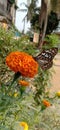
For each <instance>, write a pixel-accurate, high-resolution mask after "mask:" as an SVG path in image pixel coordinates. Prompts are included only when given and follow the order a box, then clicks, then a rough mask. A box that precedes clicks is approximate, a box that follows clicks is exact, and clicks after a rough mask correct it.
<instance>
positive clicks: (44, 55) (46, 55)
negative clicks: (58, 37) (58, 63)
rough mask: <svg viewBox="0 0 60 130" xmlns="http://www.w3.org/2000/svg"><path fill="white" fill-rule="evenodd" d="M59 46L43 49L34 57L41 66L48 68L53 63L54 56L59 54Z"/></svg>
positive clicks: (44, 68)
mask: <svg viewBox="0 0 60 130" xmlns="http://www.w3.org/2000/svg"><path fill="white" fill-rule="evenodd" d="M57 52H58V48H56V47H54V48H51V49H46V50H43V51H42V52H41V53H40V54H39V55H38V56H36V57H34V59H35V60H36V61H37V62H38V63H39V65H40V67H41V68H42V69H43V70H47V69H49V68H51V67H52V65H53V58H54V56H55V55H56V54H57Z"/></svg>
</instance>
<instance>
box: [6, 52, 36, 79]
mask: <svg viewBox="0 0 60 130" xmlns="http://www.w3.org/2000/svg"><path fill="white" fill-rule="evenodd" d="M6 63H7V65H8V66H9V67H10V69H11V70H13V71H14V72H20V73H21V74H22V75H23V76H26V77H30V78H33V77H34V76H35V75H36V74H37V72H38V63H37V62H36V61H35V60H34V59H33V57H32V56H31V55H29V54H27V53H25V52H18V51H16V52H12V53H10V54H9V55H8V56H7V57H6Z"/></svg>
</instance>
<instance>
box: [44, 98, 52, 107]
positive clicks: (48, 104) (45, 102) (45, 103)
mask: <svg viewBox="0 0 60 130" xmlns="http://www.w3.org/2000/svg"><path fill="white" fill-rule="evenodd" d="M43 104H44V105H45V106H46V107H49V106H51V104H50V102H48V101H47V100H45V99H44V100H43Z"/></svg>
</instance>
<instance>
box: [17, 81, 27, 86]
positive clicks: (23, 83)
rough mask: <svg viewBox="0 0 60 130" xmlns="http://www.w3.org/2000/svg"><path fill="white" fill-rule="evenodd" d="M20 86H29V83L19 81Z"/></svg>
mask: <svg viewBox="0 0 60 130" xmlns="http://www.w3.org/2000/svg"><path fill="white" fill-rule="evenodd" d="M19 84H21V85H22V86H29V82H27V81H25V80H19Z"/></svg>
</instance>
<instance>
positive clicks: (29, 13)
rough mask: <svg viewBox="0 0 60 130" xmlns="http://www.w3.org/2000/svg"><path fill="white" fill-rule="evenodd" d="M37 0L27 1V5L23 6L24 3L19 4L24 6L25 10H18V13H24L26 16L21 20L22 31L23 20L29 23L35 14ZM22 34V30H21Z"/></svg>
mask: <svg viewBox="0 0 60 130" xmlns="http://www.w3.org/2000/svg"><path fill="white" fill-rule="evenodd" d="M37 1H38V0H30V1H29V2H28V0H27V4H25V3H24V2H23V3H21V4H20V6H21V5H24V6H25V9H18V11H23V12H26V15H25V17H24V18H23V21H24V25H23V26H24V29H25V19H27V22H28V21H31V19H32V17H33V15H34V14H35V10H36V3H37ZM23 32H24V30H23Z"/></svg>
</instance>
